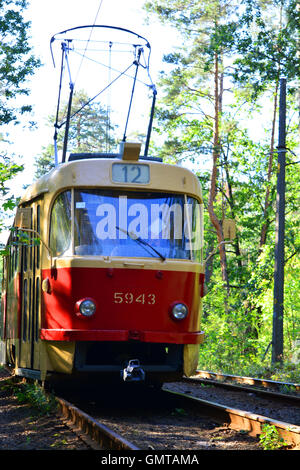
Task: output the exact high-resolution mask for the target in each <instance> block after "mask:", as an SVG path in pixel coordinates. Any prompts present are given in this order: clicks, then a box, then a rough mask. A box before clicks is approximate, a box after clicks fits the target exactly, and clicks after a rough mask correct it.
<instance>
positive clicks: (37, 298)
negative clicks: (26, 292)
mask: <svg viewBox="0 0 300 470" xmlns="http://www.w3.org/2000/svg"><path fill="white" fill-rule="evenodd" d="M39 309H40V279H39V278H38V277H37V278H36V288H35V325H34V328H35V331H34V340H35V341H38V340H39Z"/></svg>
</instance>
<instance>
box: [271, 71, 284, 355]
mask: <svg viewBox="0 0 300 470" xmlns="http://www.w3.org/2000/svg"><path fill="white" fill-rule="evenodd" d="M285 140H286V79H285V78H282V79H280V103H279V136H278V170H277V198H276V228H275V231H276V238H275V267H274V304H273V339H272V345H273V348H272V363H275V362H282V361H283V313H284V306H283V302H284V232H285V155H286V142H285Z"/></svg>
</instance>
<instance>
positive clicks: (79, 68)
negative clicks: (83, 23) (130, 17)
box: [74, 0, 103, 83]
mask: <svg viewBox="0 0 300 470" xmlns="http://www.w3.org/2000/svg"><path fill="white" fill-rule="evenodd" d="M102 3H103V0H100V3H99V6H98V10H97V13H96V16H95V19H94V23H93V26H95V24H96V21H97V18H98V15H99V12H100V9H101V7H102ZM92 34H93V27H92V28H91V31H90V35H89V38H88V40H87V43H86V46H85V49H84V53H83V56H82V59H81V62H80V64H79V67H78V71H77V75H76V80H77V78H78V75H79V73H80V70H81V66H82V63H83V60H84V57H85V54H86V51H87V48H88V45H89V43H90V40H91V37H92ZM76 80H75V81H76ZM74 83H75V82H74Z"/></svg>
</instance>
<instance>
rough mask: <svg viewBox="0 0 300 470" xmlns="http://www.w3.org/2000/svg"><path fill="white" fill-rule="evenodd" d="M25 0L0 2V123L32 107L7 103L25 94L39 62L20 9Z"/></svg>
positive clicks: (22, 7) (14, 118) (4, 122)
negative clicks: (27, 80) (28, 81)
mask: <svg viewBox="0 0 300 470" xmlns="http://www.w3.org/2000/svg"><path fill="white" fill-rule="evenodd" d="M26 7H27V1H26V0H1V1H0V12H1V13H0V39H1V41H0V83H1V85H0V124H7V123H9V122H11V121H16V119H17V114H18V113H20V114H21V115H22V114H23V113H24V112H28V111H30V110H31V106H30V105H28V104H25V105H21V107H19V108H17V107H16V106H15V105H14V106H11V105H10V102H11V101H12V100H13V99H14V98H15V97H16V96H18V95H28V93H29V92H28V89H27V88H26V87H25V86H24V85H25V83H26V79H27V78H28V76H30V75H32V74H33V72H34V70H35V68H36V67H38V66H39V65H40V61H39V60H38V59H36V58H35V57H34V56H33V55H32V54H30V51H31V47H30V45H29V43H28V30H29V27H30V23H29V22H24V19H23V16H22V11H23V10H24V9H25V8H26Z"/></svg>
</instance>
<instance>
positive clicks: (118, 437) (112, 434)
mask: <svg viewBox="0 0 300 470" xmlns="http://www.w3.org/2000/svg"><path fill="white" fill-rule="evenodd" d="M153 393H154V392H153ZM156 393H157V392H156ZM146 400H147V399H146ZM58 402H59V404H60V409H61V412H62V414H63V415H64V417H65V418H66V420H67V421H68V422H69V423H70V422H71V425H72V426H73V428H75V429H76V430H77V431H78V429H81V431H80V432H81V433H82V435H83V436H89V438H90V439H91V443H92V442H93V443H96V446H95V444H93V447H94V448H96V449H97V448H102V449H103V448H104V449H109V450H141V449H142V450H145V449H153V450H157V449H159V450H161V449H163V448H164V447H161V444H162V441H163V440H164V437H163V433H164V432H165V433H168V432H169V433H172V432H173V433H175V434H174V437H173V438H172V437H171V438H170V439H169V441H167V440H166V444H165V445H166V447H165V448H167V449H170V448H172V447H170V442H174V447H173V449H174V450H175V449H181V447H180V446H181V445H182V444H181V443H180V436H179V434H180V431H179V433H178V434H177V431H176V430H175V431H174V429H173V428H171V427H170V426H168V425H165V421H164V420H161V422H160V421H159V419H160V418H155V414H156V413H157V410H155V411H154V409H155V407H154V406H153V411H152V415H154V418H153V419H152V421H151V418H150V424H149V419H148V418H146V417H145V416H144V411H143V407H142V405H141V404H137V407H136V409H135V408H131V409H130V407H131V406H132V404H131V405H130V404H129V411H128V412H127V411H126V412H127V414H128V416H130V417H129V418H128V416H127V417H125V424H124V422H123V420H124V416H123V415H124V409H119V408H118V407H117V408H118V409H119V411H117V412H116V411H115V410H114V411H111V414H114V413H115V415H114V417H113V418H112V416H110V414H109V413H108V414H107V412H103V410H100V411H99V410H97V409H96V408H97V407H96V406H95V405H92V406H90V405H88V406H86V404H85V405H84V409H85V411H81V410H80V409H79V407H80V408H81V407H82V406H81V405H78V407H77V406H74V405H72V404H71V403H69V402H67V401H66V400H64V399H62V398H60V399H58ZM163 402H164V403H166V407H167V406H170V407H171V408H172V409H173V410H175V411H176V410H177V411H176V412H177V413H178V414H180V413H186V414H187V415H189V416H190V417H195V416H196V415H198V416H199V417H200V418H199V420H198V422H196V423H195V422H194V421H191V423H190V425H189V427H190V430H191V433H190V434H189V437H185V438H184V439H190V441H189V442H188V441H187V442H185V443H184V445H183V447H182V449H190V448H191V449H193V450H195V449H201V450H202V449H211V448H215V447H216V442H217V441H214V444H213V447H210V444H209V443H211V442H213V439H214V436H215V435H214V434H213V433H214V432H215V431H212V429H213V427H215V429H219V430H220V429H221V428H222V432H224V434H226V432H229V430H233V431H234V432H237V435H241V433H244V434H247V435H248V436H251V437H253V438H257V437H258V436H259V435H260V434H261V432H262V429H263V426H264V425H266V424H267V425H269V426H275V428H276V430H277V432H278V434H279V436H280V437H281V438H283V439H284V441H285V442H286V443H287V444H288V445H289V446H290V448H295V449H299V448H300V426H297V425H294V424H290V423H286V422H282V421H279V420H276V419H272V418H270V417H268V416H263V415H260V414H256V413H253V412H249V411H245V410H241V409H237V408H233V407H230V406H226V405H222V404H220V403H216V402H212V401H209V400H203V399H201V398H198V397H195V396H191V395H190V394H187V393H182V392H180V391H174V390H170V389H167V388H165V389H164V390H162V391H161V392H159V393H158V395H157V396H156V398H155V399H154V403H156V404H157V405H158V404H160V405H159V406H158V408H160V410H159V411H158V415H159V413H161V406H162V403H163ZM171 403H172V405H170V404H171ZM167 404H168V405H167ZM145 406H146V404H145ZM187 410H190V411H187ZM125 414H126V413H125ZM150 414H151V412H150ZM91 415H92V416H91ZM201 417H206V419H207V420H208V421H207V423H210V424H206V426H207V430H206V431H203V432H201V433H200V432H199V435H198V430H199V423H200V422H201V425H202V418H201ZM181 418H182V419H181ZM183 418H184V417H183V416H182V417H181V416H179V421H180V423H179V424H178V429H180V427H181V429H184V426H185V424H184V420H183ZM188 419H189V417H188V416H187V421H188ZM211 423H214V424H211ZM201 425H200V427H201ZM205 432H206V434H205ZM193 433H194V434H193ZM195 435H196V437H195ZM205 435H207V436H209V437H208V440H207V441H205V439H207V437H203V436H205ZM230 438H232V437H230ZM216 439H217V438H216ZM218 439H221V437H220V436H218ZM217 448H220V447H217ZM221 448H222V447H221Z"/></svg>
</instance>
